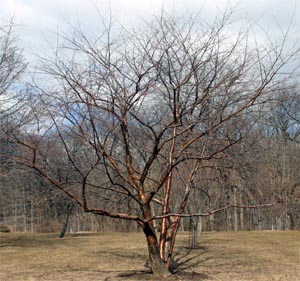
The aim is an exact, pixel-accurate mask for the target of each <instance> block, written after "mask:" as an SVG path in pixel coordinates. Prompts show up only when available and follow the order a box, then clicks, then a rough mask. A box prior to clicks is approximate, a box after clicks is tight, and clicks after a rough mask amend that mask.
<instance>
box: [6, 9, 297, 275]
mask: <svg viewBox="0 0 300 281" xmlns="http://www.w3.org/2000/svg"><path fill="white" fill-rule="evenodd" d="M235 27H236V25H234V24H232V23H231V11H229V12H225V13H224V15H223V16H222V17H221V18H217V19H216V20H215V21H214V22H213V23H212V24H210V23H207V22H204V21H202V20H200V19H199V18H198V17H195V18H192V17H190V18H188V19H187V20H185V19H182V18H181V19H180V18H176V17H173V16H169V15H167V14H166V13H165V12H162V13H161V15H160V16H158V17H154V19H153V20H152V21H151V22H149V23H147V24H145V25H144V26H143V27H142V28H140V29H136V30H132V31H128V30H126V31H124V30H121V31H120V32H119V33H118V31H116V30H114V31H113V30H112V25H111V24H108V25H107V26H106V28H105V30H104V31H103V32H102V33H100V35H99V36H98V37H95V38H93V39H92V38H89V36H88V34H86V33H84V32H83V31H82V29H81V27H80V26H76V27H71V28H73V33H72V34H70V33H68V34H63V35H61V36H60V37H59V40H58V41H60V40H62V44H61V45H59V46H58V47H57V49H55V50H54V55H53V56H49V57H44V58H42V60H43V63H44V65H43V67H42V71H43V73H44V75H45V78H46V79H47V80H48V81H49V83H48V87H47V85H46V86H43V87H41V88H40V89H36V91H35V92H31V101H34V102H35V103H34V104H33V107H32V112H33V113H34V114H35V118H36V120H37V121H38V122H37V124H36V125H35V126H33V125H31V126H29V127H28V126H27V127H24V128H20V130H21V132H22V133H21V134H15V133H14V132H11V133H10V138H11V140H12V141H14V142H15V143H17V144H18V145H20V146H21V147H22V150H24V151H26V153H23V157H15V158H14V160H15V161H17V162H18V163H21V164H23V165H26V166H27V167H30V168H32V169H34V170H35V171H36V173H38V174H39V175H40V176H41V177H43V178H45V179H47V180H48V181H49V182H51V183H52V185H54V186H56V187H57V188H59V189H60V190H61V191H62V192H64V193H65V194H67V195H68V196H69V197H70V198H71V199H72V200H73V201H74V202H76V203H77V205H78V206H80V207H81V208H82V209H83V210H84V211H85V212H89V213H93V214H96V215H100V216H108V217H111V218H116V219H123V220H131V221H135V222H137V223H138V225H139V226H140V227H141V228H142V229H143V232H144V234H145V237H146V240H147V245H148V249H149V259H150V264H151V269H152V272H153V273H154V274H155V275H157V276H167V275H169V271H170V268H171V261H172V254H173V247H174V243H175V238H176V234H177V231H178V227H179V224H180V219H181V217H184V216H195V215H197V216H199V215H200V216H201V214H195V213H193V214H188V213H186V212H185V210H186V208H187V204H189V202H191V200H198V199H197V198H193V197H191V198H190V197H189V195H190V194H191V190H192V188H193V183H194V181H195V179H196V178H197V177H198V178H197V179H198V180H199V176H200V175H201V173H200V172H199V171H200V170H201V169H203V168H205V166H206V163H207V161H210V160H211V159H216V158H218V157H224V152H225V151H226V150H227V149H228V148H230V147H233V146H235V145H237V144H238V143H239V142H240V141H241V140H242V139H243V138H244V137H245V136H246V135H247V134H248V133H249V131H250V130H251V128H252V127H253V126H254V125H255V123H256V120H255V118H248V116H249V115H255V112H256V111H257V110H258V108H259V106H258V105H260V104H262V103H264V102H265V101H266V100H268V98H269V94H271V93H273V92H274V90H275V89H277V88H278V87H279V86H280V83H279V80H280V79H283V78H284V79H287V78H288V77H287V76H284V77H283V76H282V75H279V72H280V70H281V69H282V68H283V67H284V66H285V65H286V64H287V63H289V62H290V61H291V60H293V59H294V57H295V56H296V55H297V52H290V53H287V54H284V52H283V49H284V48H283V47H284V44H285V43H286V42H285V41H286V37H284V38H283V40H282V42H281V45H275V44H274V45H272V44H271V42H268V44H269V45H268V44H265V46H264V47H263V46H258V45H257V44H254V43H253V42H254V40H252V39H251V36H250V34H249V33H248V32H247V31H245V30H243V29H241V30H238V31H237V32H235V31H234V29H235ZM117 33H118V34H119V35H118V34H117ZM46 79H45V80H46ZM37 105H39V106H37ZM41 107H42V108H43V111H41V110H37V109H38V108H41ZM26 128H27V131H26ZM35 128H36V130H34V129H35ZM51 139H52V140H53V141H51ZM44 140H47V141H46V142H45V141H44ZM58 155H59V158H58V157H57V156H58ZM57 159H59V162H60V165H59V166H58V165H57ZM179 179H180V181H179ZM175 180H176V183H175ZM178 183H180V184H178ZM175 186H176V189H175V188H174V187H175ZM178 188H179V189H180V191H181V196H180V198H179V197H178V196H177V192H176V190H178ZM95 194H97V195H99V200H98V201H97V200H95V199H94V196H95ZM114 195H117V196H118V200H122V201H123V202H127V207H126V208H125V207H124V204H123V205H120V204H119V205H118V203H117V201H116V202H115V201H114V198H115V197H114ZM103 198H106V200H107V201H108V202H110V204H104V200H102V199H103ZM175 200H176V204H175V203H174V202H175ZM114 204H116V208H114V209H115V210H116V209H118V211H112V209H113V208H112V207H113V205H114ZM154 205H155V211H156V213H155V214H153V207H154ZM175 207H176V209H174V208H175ZM229 207H230V206H223V207H222V208H220V210H219V211H221V210H226V209H227V208H229ZM214 213H215V212H211V214H214ZM207 214H210V212H209V211H207V212H206V214H204V215H207ZM155 220H156V221H159V222H160V237H159V238H158V237H157V234H156V231H155V229H154V226H153V221H155Z"/></svg>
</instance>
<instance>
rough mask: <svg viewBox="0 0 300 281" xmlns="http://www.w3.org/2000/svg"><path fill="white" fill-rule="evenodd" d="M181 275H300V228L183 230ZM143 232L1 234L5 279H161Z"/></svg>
mask: <svg viewBox="0 0 300 281" xmlns="http://www.w3.org/2000/svg"><path fill="white" fill-rule="evenodd" d="M177 242H178V243H177V247H176V253H175V265H176V267H175V269H174V271H175V273H176V274H175V277H173V278H172V280H173V279H175V280H212V281H217V280H222V281H223V280H224V281H227V280H228V281H229V280H237V281H246V280H247V281H250V280H251V281H267V280H273V281H279V280H282V281H283V280H284V281H293V280H295V281H297V280H300V232H296V231H295V232H238V233H204V234H203V235H202V236H201V237H200V240H199V242H200V247H199V249H196V250H192V251H190V250H189V249H188V247H186V246H188V243H189V236H188V234H179V236H178V241H177ZM146 260H147V249H146V245H145V239H144V237H143V234H142V233H129V234H127V233H126V234H125V233H124V234H123V233H104V234H103V233H98V234H96V233H94V234H91V233H90V234H85V233H81V234H80V233H79V234H74V235H67V237H66V238H64V239H59V238H57V235H56V234H34V235H31V234H20V233H1V234H0V280H1V281H40V280H41V281H46V280H47V281H52V280H53V281H54V280H55V281H60V280H61V281H65V280H66V281H71V280H72V281H98V280H99V281H100V280H107V281H114V280H140V281H142V280H156V279H152V277H151V275H150V274H148V271H149V269H148V268H147V264H145V262H146Z"/></svg>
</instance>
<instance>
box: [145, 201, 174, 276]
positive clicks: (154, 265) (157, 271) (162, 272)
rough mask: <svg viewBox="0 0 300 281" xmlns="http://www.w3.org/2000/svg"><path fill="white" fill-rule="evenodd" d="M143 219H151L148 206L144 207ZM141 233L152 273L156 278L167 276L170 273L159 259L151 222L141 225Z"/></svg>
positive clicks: (156, 241)
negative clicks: (145, 244)
mask: <svg viewBox="0 0 300 281" xmlns="http://www.w3.org/2000/svg"><path fill="white" fill-rule="evenodd" d="M143 218H144V220H145V221H147V220H149V219H150V218H151V210H150V205H149V204H146V205H144V208H143ZM143 231H144V234H145V236H146V239H147V245H148V251H149V261H150V266H151V271H152V273H153V274H154V275H155V276H158V277H167V276H169V275H170V272H169V271H168V270H167V269H166V266H165V263H164V262H163V261H162V259H161V258H160V252H159V245H158V240H157V237H156V233H155V230H154V227H153V223H152V221H149V222H145V223H143Z"/></svg>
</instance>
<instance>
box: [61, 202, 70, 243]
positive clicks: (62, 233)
mask: <svg viewBox="0 0 300 281" xmlns="http://www.w3.org/2000/svg"><path fill="white" fill-rule="evenodd" d="M72 209H73V205H68V207H67V217H66V220H65V223H64V226H63V228H62V230H61V232H60V234H59V238H63V237H64V236H65V234H66V231H67V228H68V223H69V218H70V215H71V212H72Z"/></svg>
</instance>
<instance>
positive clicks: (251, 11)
mask: <svg viewBox="0 0 300 281" xmlns="http://www.w3.org/2000/svg"><path fill="white" fill-rule="evenodd" d="M229 2H230V4H231V6H236V5H237V4H238V8H237V9H238V10H237V11H238V13H239V14H240V15H241V16H242V17H247V18H250V19H251V20H253V21H257V22H258V23H259V24H260V25H262V26H263V27H264V29H265V30H268V31H272V32H278V24H279V25H280V26H281V27H282V28H283V29H284V28H286V26H287V25H288V24H289V22H290V20H291V17H292V16H293V15H294V20H293V30H294V32H295V33H296V34H299V37H300V0H259V1H255V0H240V1H238V0H231V1H229ZM227 3H228V1H227V0H206V1H202V0H0V22H1V24H2V25H3V24H4V23H5V21H7V20H9V19H10V18H11V17H12V16H14V18H15V22H16V23H17V24H18V28H17V33H18V36H19V40H20V44H21V46H22V47H24V49H25V53H27V55H28V54H29V53H30V52H34V51H36V50H38V49H40V48H43V46H45V43H46V41H47V39H49V40H52V39H51V38H54V36H53V35H54V34H55V31H56V30H57V29H60V28H62V29H63V26H64V25H65V23H66V21H69V22H75V21H77V20H79V21H80V22H81V24H82V25H84V26H86V27H91V28H95V27H96V26H97V25H99V24H101V22H100V21H99V17H98V15H97V11H96V10H97V9H96V8H95V7H96V6H97V7H98V10H99V11H100V13H101V14H107V13H108V11H109V10H110V9H111V11H112V13H113V15H114V18H115V19H117V20H118V21H119V22H120V23H124V24H125V23H128V22H130V24H133V25H134V24H137V23H138V22H139V20H141V18H146V17H149V16H150V15H152V14H155V13H157V12H159V10H160V9H161V8H162V6H164V9H165V10H167V11H171V12H176V13H185V12H190V11H191V12H195V11H199V10H200V9H202V10H201V15H202V16H203V17H208V18H209V17H214V16H215V15H216V13H217V12H218V11H219V12H220V11H222V9H224V7H225V6H226V4H227ZM276 22H278V24H276Z"/></svg>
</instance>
